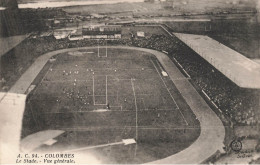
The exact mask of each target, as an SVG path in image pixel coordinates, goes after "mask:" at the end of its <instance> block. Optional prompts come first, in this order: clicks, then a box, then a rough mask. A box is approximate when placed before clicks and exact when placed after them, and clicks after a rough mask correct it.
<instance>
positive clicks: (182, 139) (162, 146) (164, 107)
mask: <svg viewBox="0 0 260 165" xmlns="http://www.w3.org/2000/svg"><path fill="white" fill-rule="evenodd" d="M55 59H56V60H55V61H53V62H48V63H47V64H46V66H45V67H44V68H43V69H42V71H41V73H40V74H39V75H38V77H37V78H36V79H35V81H34V82H33V85H36V88H35V90H34V91H32V92H31V93H30V95H29V96H28V99H27V104H26V110H25V115H24V121H23V132H22V136H23V137H25V136H27V135H29V134H31V133H35V132H37V131H40V130H48V129H59V130H64V131H65V133H64V134H62V135H61V136H59V137H57V138H56V140H57V143H55V144H54V145H52V146H41V147H40V148H39V150H56V149H60V150H70V149H76V148H80V147H84V146H97V145H103V144H110V143H114V142H120V141H122V139H129V138H133V139H135V140H136V142H137V143H136V144H131V145H123V144H122V145H112V146H109V145H108V146H106V147H101V148H93V149H90V150H86V151H84V152H87V153H91V154H92V155H94V156H95V157H96V158H97V159H99V160H101V162H103V163H144V162H149V161H153V160H157V159H160V158H164V157H167V156H170V155H172V154H174V153H176V152H179V151H181V150H183V149H184V148H186V147H188V146H189V145H190V144H191V143H192V142H194V141H195V139H196V138H197V137H198V136H199V133H200V129H199V122H198V121H197V120H196V119H195V115H194V114H193V113H192V111H191V110H190V108H189V106H188V105H187V104H186V102H185V101H184V99H183V98H182V96H181V94H180V93H179V92H178V90H177V89H176V87H175V86H174V84H173V82H172V81H171V80H170V78H169V77H167V76H163V75H162V71H165V70H164V68H163V66H162V65H161V64H160V63H159V61H158V60H157V59H156V57H155V56H153V55H151V54H148V53H144V52H141V51H129V50H124V49H112V48H108V49H105V48H102V49H93V50H80V51H78V52H76V53H75V52H68V53H65V54H60V55H56V56H55Z"/></svg>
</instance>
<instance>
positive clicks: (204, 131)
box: [9, 46, 225, 164]
mask: <svg viewBox="0 0 260 165" xmlns="http://www.w3.org/2000/svg"><path fill="white" fill-rule="evenodd" d="M93 48H95V47H82V48H71V49H62V50H57V51H53V52H50V53H46V54H43V55H42V56H40V57H38V58H37V59H36V60H35V62H34V63H33V64H32V65H31V67H30V68H28V70H27V71H26V72H25V73H24V74H23V75H22V76H21V78H20V79H19V80H18V81H17V82H16V83H15V84H14V86H13V87H12V88H11V89H10V91H9V92H12V93H20V94H24V93H25V92H26V90H27V89H28V88H29V86H30V84H31V83H32V82H33V80H34V79H35V77H36V76H37V75H38V74H39V72H40V71H41V70H42V68H43V67H44V65H45V64H46V63H47V61H48V60H49V58H50V57H52V56H54V55H56V54H60V53H65V52H68V51H76V50H82V49H93ZM100 48H102V47H100ZM108 48H117V49H129V50H139V51H144V52H148V53H151V54H154V55H155V56H156V57H157V58H158V60H159V61H160V63H161V64H162V65H163V67H164V68H165V69H166V71H167V73H168V75H169V76H170V78H171V80H172V81H173V82H174V84H175V85H176V87H177V89H178V90H179V91H180V93H181V94H182V96H183V97H184V99H185V100H186V102H187V104H188V105H189V106H190V108H191V109H192V111H193V112H194V114H195V115H196V117H197V118H198V120H199V122H200V127H201V134H200V136H199V137H198V139H197V140H196V141H195V142H194V143H193V144H191V145H190V146H189V147H188V148H186V149H184V150H182V151H180V152H178V153H176V154H174V155H172V156H169V157H166V158H164V159H160V160H156V161H154V162H150V163H148V164H199V163H202V162H203V161H204V160H206V159H207V158H209V157H210V156H212V155H213V154H214V153H215V152H216V151H218V150H222V147H223V141H224V137H225V129H224V126H223V124H222V122H221V120H220V119H219V118H218V116H217V115H216V114H215V113H214V112H213V110H212V109H211V108H210V107H209V106H208V105H207V103H206V102H205V101H204V99H203V98H202V97H201V96H200V95H199V94H198V92H197V91H196V90H195V89H194V87H193V86H192V85H191V84H190V82H189V81H188V79H186V77H185V76H184V75H183V74H182V73H181V72H180V71H179V69H178V68H177V67H176V66H175V64H174V63H173V62H172V61H171V60H170V59H169V57H168V56H166V55H165V54H164V53H161V52H158V51H155V50H151V49H145V48H136V47H125V46H110V47H108Z"/></svg>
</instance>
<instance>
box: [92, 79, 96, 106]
mask: <svg viewBox="0 0 260 165" xmlns="http://www.w3.org/2000/svg"><path fill="white" fill-rule="evenodd" d="M92 80H93V85H92V87H93V103H94V105H95V104H96V103H95V78H94V76H93V79H92Z"/></svg>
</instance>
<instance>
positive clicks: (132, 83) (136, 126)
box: [131, 79, 138, 141]
mask: <svg viewBox="0 0 260 165" xmlns="http://www.w3.org/2000/svg"><path fill="white" fill-rule="evenodd" d="M131 85H132V89H133V94H134V99H135V119H136V120H135V135H136V137H135V138H136V141H137V139H138V130H137V128H138V125H137V124H138V123H137V117H138V115H137V102H136V96H135V87H134V82H133V79H131Z"/></svg>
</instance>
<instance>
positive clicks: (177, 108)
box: [150, 59, 179, 109]
mask: <svg viewBox="0 0 260 165" xmlns="http://www.w3.org/2000/svg"><path fill="white" fill-rule="evenodd" d="M150 61H151V62H152V64H153V66H154V68H155V70H156V71H157V73H158V74H159V77H160V78H161V80H162V82H163V84H164V86H165V87H166V89H167V91H168V93H169V94H170V96H171V98H172V100H173V102H174V103H175V105H176V106H177V109H179V106H178V105H177V103H176V101H175V99H174V98H173V96H172V94H171V92H170V90H169V89H168V87H167V85H166V84H165V82H164V81H163V78H162V76H161V74H160V72H159V71H158V69H157V67H156V66H155V64H154V62H153V61H152V60H151V59H150Z"/></svg>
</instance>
